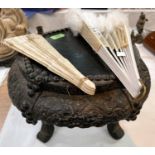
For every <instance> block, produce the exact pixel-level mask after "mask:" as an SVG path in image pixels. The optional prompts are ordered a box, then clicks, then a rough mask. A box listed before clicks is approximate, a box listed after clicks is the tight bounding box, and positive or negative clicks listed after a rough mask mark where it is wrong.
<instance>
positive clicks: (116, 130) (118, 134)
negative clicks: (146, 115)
mask: <svg viewBox="0 0 155 155" xmlns="http://www.w3.org/2000/svg"><path fill="white" fill-rule="evenodd" d="M107 129H108V132H109V134H110V135H111V137H112V138H114V139H116V140H118V139H121V138H122V137H123V136H124V131H123V129H122V128H121V127H120V125H119V123H118V122H115V123H109V124H107Z"/></svg>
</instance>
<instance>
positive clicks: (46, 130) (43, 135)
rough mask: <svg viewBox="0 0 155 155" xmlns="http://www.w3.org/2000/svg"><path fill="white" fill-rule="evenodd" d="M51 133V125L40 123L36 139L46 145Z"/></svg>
mask: <svg viewBox="0 0 155 155" xmlns="http://www.w3.org/2000/svg"><path fill="white" fill-rule="evenodd" d="M53 132H54V126H53V124H47V123H45V122H42V127H41V130H40V131H39V133H38V134H37V138H38V139H39V140H40V141H42V142H44V143H46V142H47V141H49V139H50V138H51V137H52V135H53Z"/></svg>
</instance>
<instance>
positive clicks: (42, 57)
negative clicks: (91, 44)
mask: <svg viewBox="0 0 155 155" xmlns="http://www.w3.org/2000/svg"><path fill="white" fill-rule="evenodd" d="M3 43H4V44H5V45H6V46H8V47H10V48H12V49H14V50H16V51H18V52H20V53H21V54H24V55H26V56H27V57H29V58H31V59H33V60H34V61H36V62H38V63H40V64H41V65H43V66H44V67H46V68H47V69H48V70H50V71H52V72H54V73H55V74H57V75H59V76H61V77H63V78H64V79H66V80H67V81H69V82H71V83H72V84H74V85H75V86H77V87H79V88H80V89H81V90H82V91H84V92H85V93H87V94H89V95H94V94H95V89H96V87H95V84H94V83H93V82H92V81H90V80H89V79H88V78H87V77H85V76H84V75H83V74H81V73H80V72H79V71H78V70H77V69H76V68H75V67H74V66H73V65H72V64H71V63H70V61H68V60H67V59H66V58H64V57H63V56H62V55H61V54H60V53H59V52H58V51H57V50H56V49H55V48H54V47H53V46H52V45H50V44H49V43H48V42H47V41H46V40H45V39H44V38H43V37H42V36H41V35H38V34H28V35H23V36H19V37H13V38H7V39H5V40H4V41H3Z"/></svg>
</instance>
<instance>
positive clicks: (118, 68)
mask: <svg viewBox="0 0 155 155" xmlns="http://www.w3.org/2000/svg"><path fill="white" fill-rule="evenodd" d="M69 15H70V16H71V17H70V18H69V20H67V19H68V16H69ZM71 18H72V19H71ZM101 19H102V20H104V21H102V22H101ZM66 20H67V22H68V26H69V27H70V28H71V29H72V30H73V32H74V34H77V33H80V34H81V36H82V37H83V38H84V39H85V40H86V41H87V42H88V44H89V45H90V46H91V47H92V49H93V50H94V51H95V52H96V53H97V54H98V55H99V56H100V58H101V59H102V60H103V61H104V62H105V63H106V64H107V65H108V66H109V68H110V69H111V70H112V71H113V72H114V73H115V75H116V76H117V77H118V79H119V80H120V81H121V82H122V84H123V85H124V86H125V88H126V89H127V90H128V92H129V93H130V94H131V96H132V97H134V98H136V97H137V96H139V95H140V91H141V88H142V84H141V83H140V76H139V72H138V69H137V65H136V61H135V57H134V52H133V48H132V43H131V38H130V33H129V28H128V24H127V18H124V15H123V14H121V13H117V12H113V13H109V14H108V15H107V17H106V18H105V17H100V18H98V17H96V16H95V15H94V14H92V13H83V12H82V11H79V10H70V11H69V12H68V15H67V18H66ZM101 23H102V24H103V25H102V24H101Z"/></svg>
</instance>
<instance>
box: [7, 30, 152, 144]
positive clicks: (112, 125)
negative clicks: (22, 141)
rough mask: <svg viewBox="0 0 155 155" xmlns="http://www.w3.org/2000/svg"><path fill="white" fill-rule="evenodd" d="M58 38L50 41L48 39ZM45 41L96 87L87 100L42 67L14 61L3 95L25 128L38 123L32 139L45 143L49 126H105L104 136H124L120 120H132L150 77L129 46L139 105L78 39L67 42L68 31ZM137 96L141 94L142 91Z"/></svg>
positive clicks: (22, 59)
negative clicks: (6, 92) (138, 85)
mask: <svg viewBox="0 0 155 155" xmlns="http://www.w3.org/2000/svg"><path fill="white" fill-rule="evenodd" d="M58 33H63V34H64V35H63V36H64V37H62V38H59V39H58V40H52V39H51V36H52V35H56V34H58ZM44 36H45V38H46V39H47V40H48V41H49V42H50V43H51V44H52V45H53V46H54V47H55V48H56V49H57V50H58V51H59V52H60V53H61V54H62V55H63V56H65V57H66V58H68V59H69V60H70V61H71V62H72V63H73V64H74V66H75V67H76V68H77V69H78V70H80V71H81V72H82V73H83V74H84V75H86V76H87V77H89V79H91V80H92V81H93V82H94V83H95V84H96V88H97V90H96V94H95V95H94V96H89V95H86V94H84V93H83V92H81V91H80V90H79V89H78V88H76V87H75V86H73V85H72V84H70V83H69V82H67V81H66V80H64V79H63V78H61V77H59V76H57V75H55V74H54V73H51V72H49V71H48V70H47V69H45V68H44V67H43V66H41V65H39V64H38V63H36V62H34V61H33V60H30V59H29V58H27V57H25V56H22V55H18V56H17V58H16V60H15V62H14V63H13V65H12V67H11V70H10V73H9V78H8V88H9V95H10V97H11V99H12V102H13V104H14V105H15V106H16V107H17V108H18V109H19V110H20V111H21V112H22V115H23V116H24V117H25V118H26V121H27V122H28V123H32V124H36V123H37V121H38V120H41V121H42V128H41V130H40V132H39V133H38V135H37V137H38V139H40V140H41V141H43V142H47V141H48V140H49V139H50V137H51V136H52V134H53V131H54V125H56V126H67V127H69V128H73V127H80V128H88V127H91V126H96V127H100V126H103V125H106V124H107V128H108V131H109V133H110V135H111V136H112V137H113V138H115V139H119V138H121V137H122V136H123V135H124V132H123V130H122V129H121V127H120V126H119V123H118V122H119V121H120V120H128V121H129V120H135V119H136V117H137V114H139V112H140V109H141V108H142V105H143V103H144V101H145V99H146V98H147V96H148V93H149V90H150V76H149V72H148V69H147V67H146V65H145V64H144V62H143V61H142V60H141V58H140V56H139V53H138V51H137V49H136V48H135V46H134V51H135V56H136V61H137V64H138V69H139V72H140V77H141V79H142V81H143V83H144V85H145V86H146V90H145V93H144V92H142V96H141V97H140V98H139V99H133V98H131V96H130V95H129V94H128V92H127V91H126V90H125V88H124V87H123V85H122V84H121V83H120V81H119V80H118V79H117V77H116V76H115V75H114V74H113V73H112V71H111V70H110V69H109V68H108V67H107V66H106V65H105V64H104V63H103V62H101V61H100V59H99V58H98V57H97V55H95V54H94V52H93V51H92V49H91V48H90V46H89V45H88V44H87V43H86V42H85V41H84V40H83V39H82V37H81V36H78V37H73V35H72V33H71V32H70V31H69V30H64V31H60V32H53V33H49V34H45V35H44ZM142 91H143V90H142Z"/></svg>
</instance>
